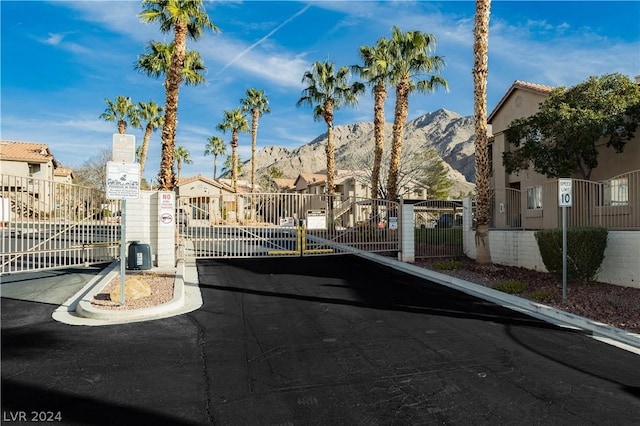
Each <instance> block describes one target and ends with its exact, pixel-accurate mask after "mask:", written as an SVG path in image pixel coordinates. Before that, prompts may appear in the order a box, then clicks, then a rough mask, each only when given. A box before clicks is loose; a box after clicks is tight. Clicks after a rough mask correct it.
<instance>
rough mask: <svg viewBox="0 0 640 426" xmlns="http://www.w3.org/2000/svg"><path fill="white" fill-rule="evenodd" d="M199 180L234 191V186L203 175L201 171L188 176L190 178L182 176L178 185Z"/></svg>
mask: <svg viewBox="0 0 640 426" xmlns="http://www.w3.org/2000/svg"><path fill="white" fill-rule="evenodd" d="M198 180H199V181H202V182H206V183H208V184H209V185H212V186H216V187H218V188H220V189H224V190H226V191H229V192H233V188H231V187H230V186H229V185H226V184H225V183H224V182H219V181H217V180H213V179H209V178H208V177H206V176H203V175H202V174H200V173H198V174H197V175H195V176H191V177H188V178H180V180H179V181H178V186H183V185H187V184H189V183H191V182H195V181H198Z"/></svg>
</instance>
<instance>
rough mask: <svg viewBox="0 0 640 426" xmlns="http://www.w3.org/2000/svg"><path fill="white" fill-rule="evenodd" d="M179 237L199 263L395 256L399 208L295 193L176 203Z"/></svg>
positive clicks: (370, 201) (194, 198) (382, 202)
mask: <svg viewBox="0 0 640 426" xmlns="http://www.w3.org/2000/svg"><path fill="white" fill-rule="evenodd" d="M177 209H178V212H177V217H178V219H179V223H180V228H179V229H180V234H181V236H182V237H183V238H186V239H189V240H191V241H192V242H193V244H194V249H195V252H196V255H197V256H199V257H254V256H275V255H295V254H300V255H309V254H331V253H334V254H335V253H343V252H345V251H349V250H364V251H376V252H382V251H395V252H397V250H398V231H397V224H398V219H397V218H398V204H397V203H392V202H388V201H385V200H376V199H365V198H355V197H342V196H327V195H313V194H296V193H255V194H225V195H211V196H184V197H179V199H178V203H177Z"/></svg>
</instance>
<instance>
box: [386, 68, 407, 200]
mask: <svg viewBox="0 0 640 426" xmlns="http://www.w3.org/2000/svg"><path fill="white" fill-rule="evenodd" d="M408 114H409V81H408V80H402V81H401V82H400V83H398V85H397V86H396V108H395V114H394V120H393V138H392V141H391V159H390V165H389V178H388V179H387V200H389V201H396V198H398V173H399V170H400V155H401V154H402V144H403V142H404V141H403V138H404V125H405V123H406V122H407V115H408Z"/></svg>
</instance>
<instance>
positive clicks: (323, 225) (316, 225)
mask: <svg viewBox="0 0 640 426" xmlns="http://www.w3.org/2000/svg"><path fill="white" fill-rule="evenodd" d="M307 229H327V212H326V211H325V210H307Z"/></svg>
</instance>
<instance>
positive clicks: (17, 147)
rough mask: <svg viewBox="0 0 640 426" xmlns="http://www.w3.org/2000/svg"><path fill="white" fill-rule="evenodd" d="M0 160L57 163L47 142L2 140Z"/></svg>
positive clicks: (0, 142)
mask: <svg viewBox="0 0 640 426" xmlns="http://www.w3.org/2000/svg"><path fill="white" fill-rule="evenodd" d="M0 160H8V161H26V162H32V163H48V162H49V161H53V162H54V164H55V163H56V160H55V158H54V157H53V155H52V154H51V151H49V146H48V145H47V144H44V143H29V142H14V141H0Z"/></svg>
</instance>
